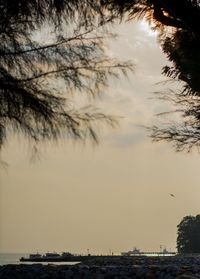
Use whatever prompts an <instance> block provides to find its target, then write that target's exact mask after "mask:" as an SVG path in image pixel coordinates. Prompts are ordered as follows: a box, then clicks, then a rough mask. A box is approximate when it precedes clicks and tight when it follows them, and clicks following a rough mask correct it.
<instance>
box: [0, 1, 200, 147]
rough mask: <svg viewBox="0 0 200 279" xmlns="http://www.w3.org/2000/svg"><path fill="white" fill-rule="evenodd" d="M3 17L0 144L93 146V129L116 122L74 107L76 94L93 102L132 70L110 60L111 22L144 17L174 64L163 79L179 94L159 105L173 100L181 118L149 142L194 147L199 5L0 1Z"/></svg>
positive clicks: (199, 137) (198, 136)
mask: <svg viewBox="0 0 200 279" xmlns="http://www.w3.org/2000/svg"><path fill="white" fill-rule="evenodd" d="M0 12H1V15H2V16H1V19H0V26H1V27H0V28H1V29H0V36H1V44H0V80H1V83H0V94H1V99H0V102H1V103H0V144H1V145H3V144H4V143H5V141H6V138H7V135H8V133H10V131H12V132H14V133H15V132H16V131H17V132H19V131H20V132H22V133H23V134H24V135H25V136H26V137H28V138H29V139H31V140H32V141H33V142H35V143H37V142H40V141H45V140H57V139H58V138H60V137H63V136H64V137H66V135H68V136H69V137H71V138H73V139H81V140H85V139H86V138H87V137H90V138H92V139H93V140H94V141H96V142H97V141H98V136H97V134H96V130H95V127H96V124H98V123H99V122H100V123H101V122H105V123H107V124H109V125H110V126H113V125H115V124H116V119H114V118H113V117H112V115H106V114H105V113H102V112H100V111H97V110H95V109H94V108H91V107H89V106H88V107H87V108H80V107H77V105H76V103H75V104H74V103H73V100H74V95H73V94H74V92H81V93H82V92H84V93H87V94H89V95H90V96H95V95H98V94H100V93H101V92H102V91H106V88H107V86H108V78H109V77H110V76H114V77H119V73H120V72H122V73H124V74H127V71H129V70H132V65H131V63H129V62H119V61H116V60H113V59H111V58H110V57H109V56H108V55H107V53H106V51H105V47H104V43H105V37H109V36H112V35H111V34H110V33H109V32H108V30H109V23H115V22H116V21H119V20H120V21H123V20H127V19H128V20H130V21H131V20H138V19H141V18H144V19H145V20H147V21H148V22H149V24H150V26H151V27H152V28H153V29H156V30H157V31H158V33H159V42H160V45H161V47H162V50H163V52H164V53H165V54H166V55H167V57H168V59H169V61H171V66H166V67H164V68H163V74H164V75H165V76H167V77H168V78H169V79H170V80H174V81H175V82H178V87H179V89H178V90H174V91H173V90H168V91H166V92H159V96H158V98H159V99H161V100H162V101H163V100H170V101H172V102H173V103H174V105H175V112H178V113H179V114H180V115H181V121H179V122H174V123H170V124H169V125H168V126H162V127H157V126H154V127H151V128H150V129H149V130H150V133H151V137H152V138H153V140H154V141H160V140H165V141H170V142H172V143H173V144H174V146H175V148H176V150H177V151H182V150H187V151H190V150H191V149H192V148H193V147H198V146H199V144H200V129H199V127H200V123H199V119H200V110H199V107H200V99H199V98H200V81H199V80H200V79H199V65H200V56H199V46H200V39H199V35H200V34H199V33H200V27H199V26H200V24H199V23H200V22H199V21H200V4H199V1H197V0H191V1H189V0H182V1H181V3H180V1H178V0H176V1H172V0H162V1H155V0H125V1H120V0H108V1H106V0H102V1H100V0H96V1H90V0H84V1H73V0H70V1H65V0H60V1H51V0H48V1H44V0H40V1H34V0H28V1H22V0H16V1H10V0H7V1H1V2H0ZM106 26H107V27H106ZM105 27H106V28H107V32H106V31H105V30H106V29H105ZM44 37H45V39H44ZM58 83H59V84H60V85H62V86H58ZM160 94H161V95H160Z"/></svg>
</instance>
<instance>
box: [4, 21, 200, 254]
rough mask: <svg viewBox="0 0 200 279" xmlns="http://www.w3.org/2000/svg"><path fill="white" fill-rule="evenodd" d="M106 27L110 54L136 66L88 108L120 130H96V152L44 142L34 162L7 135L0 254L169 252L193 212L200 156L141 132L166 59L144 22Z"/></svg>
mask: <svg viewBox="0 0 200 279" xmlns="http://www.w3.org/2000/svg"><path fill="white" fill-rule="evenodd" d="M114 31H115V32H117V33H118V34H119V37H118V38H117V39H116V40H115V41H112V42H110V48H109V52H110V54H111V55H113V56H114V57H117V58H119V59H122V60H132V61H133V63H134V64H135V70H134V73H132V74H131V75H130V76H129V79H126V78H122V79H121V80H120V81H111V82H110V84H111V88H110V89H109V90H108V92H105V94H104V95H103V97H102V98H101V99H97V100H95V101H93V104H94V105H95V106H97V107H99V108H101V109H103V110H104V111H106V112H108V113H110V114H113V115H118V116H121V121H120V125H119V126H118V127H117V128H115V129H114V130H112V129H111V130H104V129H103V130H102V133H101V141H100V144H99V145H98V146H94V145H92V144H90V143H88V144H86V145H83V144H79V143H75V144H74V143H73V142H68V141H61V142H58V144H57V145H53V144H48V145H43V146H41V153H40V159H37V160H36V162H34V163H32V162H31V159H30V158H31V150H30V146H29V144H28V143H27V142H25V141H24V140H22V138H15V139H13V138H12V139H11V138H9V141H8V143H7V144H6V146H5V147H4V149H3V152H2V155H1V157H2V160H4V161H6V162H7V164H8V167H7V169H6V170H4V169H3V168H2V167H1V169H0V252H28V253H29V252H37V251H38V252H47V251H56V252H62V251H69V252H74V253H86V252H87V249H89V250H90V252H91V253H109V252H110V251H112V252H114V253H120V252H123V251H127V250H131V249H132V248H133V247H135V246H136V247H137V248H139V249H141V250H142V251H159V249H160V245H162V246H163V247H164V246H165V247H166V248H167V249H168V250H172V251H174V250H175V247H176V231H177V228H176V226H177V224H178V223H179V222H180V221H181V219H182V218H183V217H184V216H186V215H196V214H199V207H200V205H199V197H200V183H199V178H200V172H199V165H200V156H199V154H198V153H197V152H196V153H195V151H194V152H193V153H192V154H184V153H175V151H174V149H173V148H172V145H170V144H169V143H152V141H151V139H150V138H149V137H148V134H147V132H146V131H145V129H144V128H143V127H142V126H144V125H147V126H148V125H153V124H155V123H157V121H158V118H157V116H156V114H157V113H159V112H162V111H164V110H167V109H168V105H167V104H164V103H161V102H159V101H156V100H155V99H154V98H152V97H153V94H152V92H154V91H159V90H162V89H163V88H164V87H165V88H168V87H170V84H169V85H167V84H162V83H159V82H161V81H164V77H163V76H162V75H161V69H162V67H163V66H164V65H166V64H168V63H169V62H168V61H167V59H166V57H164V55H163V54H162V51H161V49H160V47H159V44H158V43H157V39H156V34H154V33H153V32H152V31H151V30H150V29H149V28H148V26H147V24H145V23H144V22H137V23H136V22H135V23H134V22H131V23H127V24H122V25H120V26H118V27H116V29H115V30H114ZM158 83H159V84H158ZM162 121H164V122H167V121H169V120H168V119H165V118H164V119H162ZM170 193H173V194H174V196H175V197H174V198H173V197H171V196H170Z"/></svg>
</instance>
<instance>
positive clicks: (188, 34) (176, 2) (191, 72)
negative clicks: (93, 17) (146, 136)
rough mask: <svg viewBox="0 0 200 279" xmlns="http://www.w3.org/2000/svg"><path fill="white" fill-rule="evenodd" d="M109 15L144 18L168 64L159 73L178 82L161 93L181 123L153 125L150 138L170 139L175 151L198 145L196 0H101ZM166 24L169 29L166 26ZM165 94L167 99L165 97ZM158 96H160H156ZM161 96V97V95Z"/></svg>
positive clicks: (199, 28) (199, 27)
mask: <svg viewBox="0 0 200 279" xmlns="http://www.w3.org/2000/svg"><path fill="white" fill-rule="evenodd" d="M103 2H104V3H105V6H106V7H107V8H108V9H109V11H110V12H111V13H112V16H113V18H116V17H120V18H123V17H125V16H128V18H129V19H130V20H131V19H134V18H145V19H146V20H147V21H148V22H149V23H150V24H151V26H153V28H155V29H157V31H158V32H159V41H160V44H161V46H162V49H163V52H164V53H165V54H166V55H167V57H168V58H169V60H170V61H171V63H172V66H165V67H164V68H163V74H164V75H165V76H167V77H169V78H170V79H173V80H175V81H178V82H180V84H179V87H180V91H178V92H177V91H175V92H174V96H173V97H172V94H171V92H165V93H164V96H162V97H163V99H168V100H173V102H174V105H175V111H176V112H177V111H178V112H179V113H181V116H182V122H180V121H179V122H174V123H172V124H169V125H167V126H166V125H165V126H163V127H162V126H154V127H153V128H152V129H150V131H151V137H152V138H153V140H154V141H160V140H167V141H171V142H173V144H174V146H175V148H176V150H177V151H182V150H187V151H190V150H191V149H192V148H193V147H199V145H200V132H199V131H200V99H199V98H200V78H199V72H200V52H199V47H200V1H198V0H183V1H182V0H125V1H121V0H110V1H106V0H105V1H103ZM169 27H170V28H169ZM166 96H168V98H167V97H166ZM159 98H160V97H159ZM161 99H162V98H161Z"/></svg>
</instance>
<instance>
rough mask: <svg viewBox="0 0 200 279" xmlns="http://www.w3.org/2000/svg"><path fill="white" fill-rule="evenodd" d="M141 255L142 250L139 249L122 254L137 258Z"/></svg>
mask: <svg viewBox="0 0 200 279" xmlns="http://www.w3.org/2000/svg"><path fill="white" fill-rule="evenodd" d="M140 254H141V252H140V250H139V249H137V248H136V247H134V248H133V250H130V251H127V252H122V253H121V255H122V256H137V255H140Z"/></svg>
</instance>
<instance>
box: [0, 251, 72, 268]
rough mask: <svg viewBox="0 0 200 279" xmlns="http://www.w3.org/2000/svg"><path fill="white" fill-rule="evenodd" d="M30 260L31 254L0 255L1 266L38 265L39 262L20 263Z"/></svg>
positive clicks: (58, 263)
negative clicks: (24, 259) (23, 259)
mask: <svg viewBox="0 0 200 279" xmlns="http://www.w3.org/2000/svg"><path fill="white" fill-rule="evenodd" d="M22 257H24V258H28V257H29V254H20V253H0V265H6V264H37V262H20V259H21V258H22ZM41 264H43V265H47V264H56V265H74V264H77V262H42V263H41Z"/></svg>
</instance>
